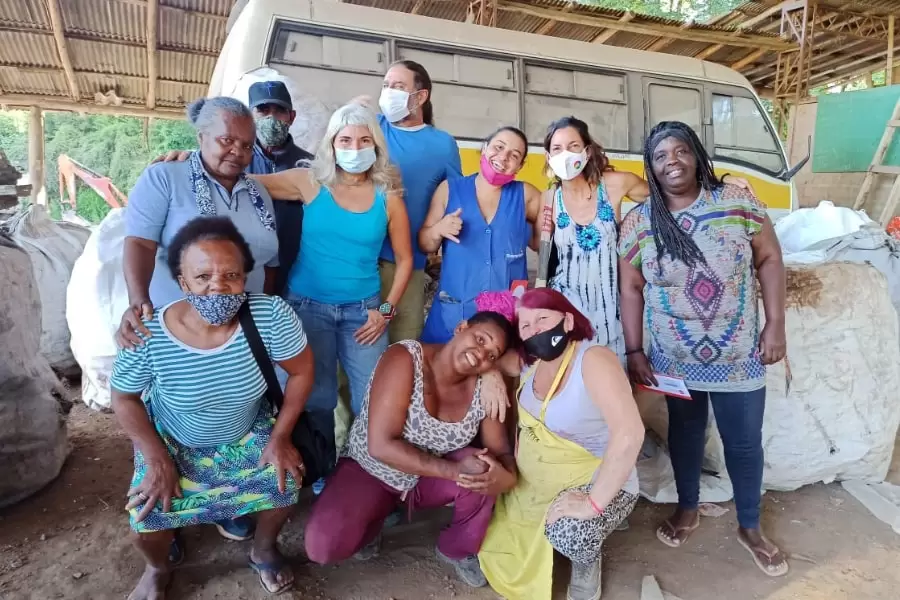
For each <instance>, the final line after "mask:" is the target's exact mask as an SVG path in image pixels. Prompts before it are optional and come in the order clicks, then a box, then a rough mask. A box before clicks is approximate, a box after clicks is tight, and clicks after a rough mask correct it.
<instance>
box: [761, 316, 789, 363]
mask: <svg viewBox="0 0 900 600" xmlns="http://www.w3.org/2000/svg"><path fill="white" fill-rule="evenodd" d="M786 354H787V334H786V333H785V330H784V322H781V323H777V322H775V321H766V325H765V327H763V330H762V333H760V334H759V358H760V360H761V361H762V364H764V365H774V364H775V363H777V362H778V361H780V360H782V359H783V358H784V357H785V355H786Z"/></svg>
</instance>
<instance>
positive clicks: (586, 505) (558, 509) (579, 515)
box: [547, 490, 600, 525]
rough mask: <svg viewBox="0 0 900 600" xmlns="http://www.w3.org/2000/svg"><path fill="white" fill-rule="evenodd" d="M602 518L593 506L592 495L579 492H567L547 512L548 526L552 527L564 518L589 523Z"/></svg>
mask: <svg viewBox="0 0 900 600" xmlns="http://www.w3.org/2000/svg"><path fill="white" fill-rule="evenodd" d="M598 516H600V515H599V514H598V513H597V511H596V510H594V507H593V505H591V500H590V495H589V494H587V493H585V492H580V491H578V490H567V491H565V492H563V493H562V494H560V496H559V497H558V498H557V499H556V500H554V501H553V504H551V505H550V510H548V511H547V524H548V525H552V524H553V523H556V522H557V521H559V520H560V519H561V518H563V517H569V518H572V519H578V520H579V521H587V520H588V519H593V518H594V517H598Z"/></svg>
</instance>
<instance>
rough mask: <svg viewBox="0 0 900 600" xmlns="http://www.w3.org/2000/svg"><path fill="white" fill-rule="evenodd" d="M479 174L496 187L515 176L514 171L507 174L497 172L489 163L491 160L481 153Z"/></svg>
mask: <svg viewBox="0 0 900 600" xmlns="http://www.w3.org/2000/svg"><path fill="white" fill-rule="evenodd" d="M481 176H482V177H484V178H485V180H487V182H488V183H489V184H491V185H495V186H497V187H500V186H504V185H506V184H507V183H509V182H510V181H512V180H513V179H515V178H516V175H515V173H513V174H512V175H509V174H507V173H498V172H497V171H495V170H494V167H493V166H492V165H491V161H490V160H489V159H488V157H487V156H485V155H484V154H482V155H481Z"/></svg>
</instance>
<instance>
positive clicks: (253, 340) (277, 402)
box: [238, 300, 284, 412]
mask: <svg viewBox="0 0 900 600" xmlns="http://www.w3.org/2000/svg"><path fill="white" fill-rule="evenodd" d="M238 322H239V323H240V324H241V328H243V330H244V336H245V337H246V338H247V344H248V345H249V346H250V352H252V353H253V358H254V359H256V366H258V367H259V370H260V372H261V373H262V376H263V379H265V380H266V398H268V399H269V403H270V404H271V405H272V410H274V411H275V412H278V409H279V408H281V405H282V404H283V403H284V394H283V393H282V391H281V385H280V384H279V383H278V377H277V376H276V375H275V367H274V366H273V365H272V359H270V358H269V353H268V352H267V351H266V346H265V344H263V341H262V337H261V336H260V335H259V329H257V328H256V323H255V322H254V321H253V315H252V314H251V313H250V301H249V300H247V301H246V302H244V303H243V304H242V305H241V308H240V310H238Z"/></svg>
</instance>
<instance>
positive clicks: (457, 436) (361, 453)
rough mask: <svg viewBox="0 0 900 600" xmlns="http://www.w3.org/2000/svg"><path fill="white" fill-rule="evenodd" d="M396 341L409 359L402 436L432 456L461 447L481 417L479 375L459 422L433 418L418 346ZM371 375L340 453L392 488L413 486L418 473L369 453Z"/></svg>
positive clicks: (412, 342) (373, 374)
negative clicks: (408, 388)
mask: <svg viewBox="0 0 900 600" xmlns="http://www.w3.org/2000/svg"><path fill="white" fill-rule="evenodd" d="M398 344H402V345H403V346H404V347H405V348H406V349H407V350H408V351H409V353H410V354H411V355H412V358H413V393H412V397H411V398H410V401H409V410H408V412H407V414H406V425H404V426H403V434H402V437H403V439H404V440H405V441H406V442H408V443H410V444H412V445H413V446H415V447H416V448H418V449H419V450H422V451H424V452H428V453H429V454H433V455H434V456H444V455H446V454H449V453H451V452H454V451H456V450H460V449H462V448H465V447H466V446H468V445H469V444H470V443H471V442H472V440H473V439H475V435H476V434H477V433H478V428H479V426H480V425H481V422H482V421H483V420H484V418H485V412H484V407H483V406H482V405H481V378H480V377H479V378H478V382H477V383H476V384H475V394H474V395H473V397H472V404H471V405H470V406H469V410H468V412H466V416H465V417H463V419H462V420H461V421H458V422H455V423H449V422H447V421H441V420H440V419H436V418H434V417H433V416H431V414H430V413H429V412H428V409H427V408H425V393H424V391H425V390H424V387H425V378H424V375H423V358H422V345H421V344H419V342H416V341H414V340H403V341H401V342H398ZM376 371H377V369H376ZM374 378H375V373H374V372H373V373H372V376H371V377H370V378H369V385H368V386H367V388H366V395H365V398H363V405H362V410H361V411H360V413H359V416H358V417H356V420H355V421H354V422H353V427H352V428H351V429H350V436H349V438H348V439H347V446H346V447H345V448H344V452H343V455H344V456H346V457H349V458H352V459H353V460H355V461H356V462H357V463H359V466H361V467H362V468H363V469H364V470H365V471H366V472H367V473H369V475H371V476H372V477H375V478H376V479H379V480H381V481H382V482H384V483H385V484H387V485H389V486H391V487H392V488H394V489H396V490H399V491H401V492H406V491H409V490H411V489H413V488H414V487H416V484H417V483H418V482H419V476H418V475H410V474H408V473H403V472H402V471H398V470H397V469H394V468H393V467H389V466H388V465H386V464H384V463H383V462H381V461H378V460H375V459H374V458H372V455H370V454H369V395H370V394H371V391H372V380H373V379H374Z"/></svg>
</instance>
